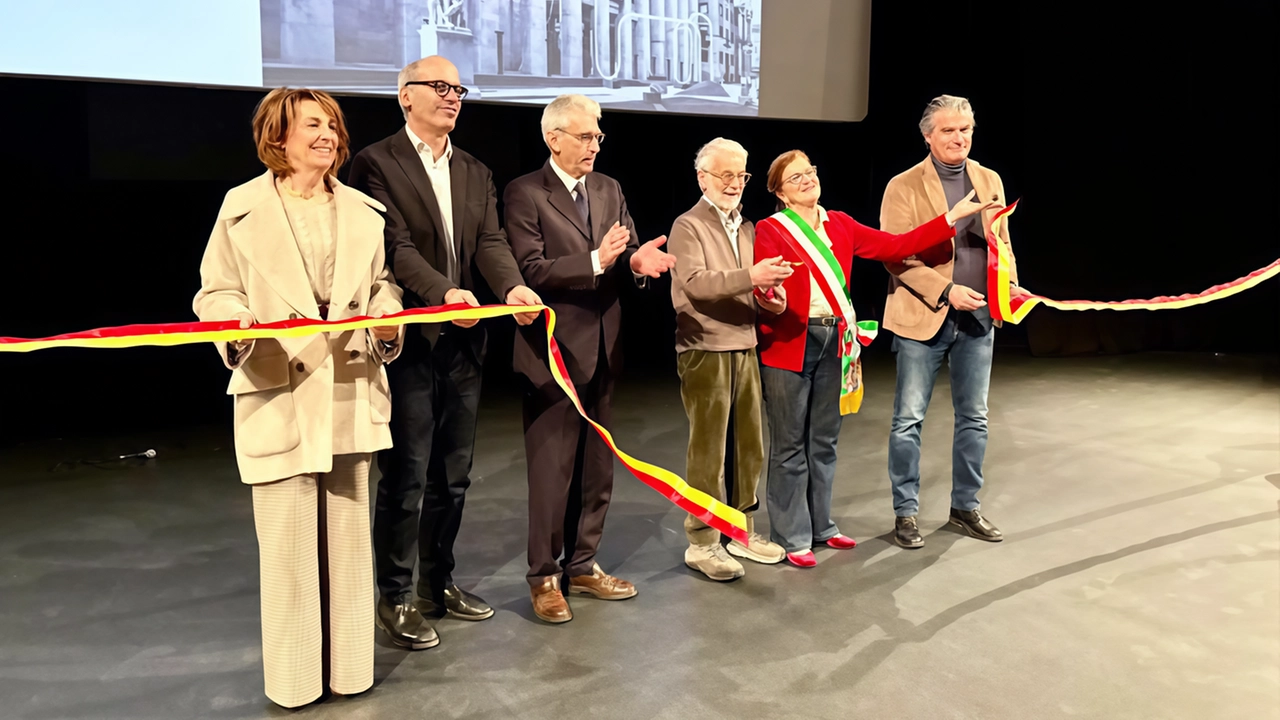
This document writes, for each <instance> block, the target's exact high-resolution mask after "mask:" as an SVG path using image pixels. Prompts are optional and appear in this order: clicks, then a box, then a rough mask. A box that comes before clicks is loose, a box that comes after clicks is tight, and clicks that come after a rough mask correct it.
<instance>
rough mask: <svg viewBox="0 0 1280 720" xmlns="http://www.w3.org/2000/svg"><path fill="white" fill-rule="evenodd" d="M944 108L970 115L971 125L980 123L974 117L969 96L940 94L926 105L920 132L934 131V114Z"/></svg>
mask: <svg viewBox="0 0 1280 720" xmlns="http://www.w3.org/2000/svg"><path fill="white" fill-rule="evenodd" d="M942 110H954V111H956V112H958V113H960V114H961V115H968V116H969V125H970V126H971V127H977V126H978V123H977V122H975V121H974V119H973V106H972V105H970V104H969V99H968V98H962V97H957V96H955V95H939V96H938V97H936V98H934V99H932V100H930V101H929V104H928V105H925V106H924V115H922V116H921V117H920V134H922V135H929V134H931V133H932V132H933V116H934V115H935V114H937V113H938V112H940V111H942Z"/></svg>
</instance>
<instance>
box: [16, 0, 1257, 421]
mask: <svg viewBox="0 0 1280 720" xmlns="http://www.w3.org/2000/svg"><path fill="white" fill-rule="evenodd" d="M1275 5H1276V4H1275V3H1274V2H1266V1H1262V0H1258V1H1253V2H1250V1H1246V0H1234V1H1233V2H1227V3H1216V4H1206V5H1201V6H1198V10H1197V12H1194V13H1193V12H1189V11H1185V10H1174V9H1173V8H1174V6H1171V5H1168V4H1160V5H1153V6H1152V8H1153V9H1152V10H1151V11H1150V12H1146V11H1139V10H1123V11H1122V10H1113V9H1107V10H1101V9H1098V10H1095V11H1093V12H1088V13H1086V12H1085V11H1083V10H1077V9H1076V8H1074V7H1071V6H1070V5H1061V6H1055V7H1062V8H1071V9H1070V10H1069V11H1067V12H1062V11H1058V12H1051V11H1049V10H1048V9H1047V6H1046V8H1043V9H1042V8H1039V7H1035V8H1033V7H1031V6H1028V5H1027V4H1025V3H1014V2H981V1H979V0H971V1H970V2H963V1H962V2H954V1H952V2H942V1H940V0H926V1H923V2H910V3H906V2H877V3H875V5H874V10H873V23H872V34H871V37H872V44H871V53H872V56H871V57H872V63H871V96H870V112H869V114H868V116H867V118H866V119H865V120H864V121H863V122H860V123H847V124H835V123H815V122H787V121H776V120H748V119H720V118H706V117H680V116H660V115H648V114H630V113H614V112H611V113H608V114H607V115H606V116H605V118H604V119H603V121H602V123H601V127H602V129H603V130H604V131H605V132H606V133H607V134H608V136H609V137H608V141H607V142H606V144H605V146H604V149H603V152H602V154H601V156H600V159H599V161H598V166H599V170H600V171H602V172H605V173H608V174H610V175H613V176H614V177H616V178H618V179H619V180H620V181H621V182H622V185H623V188H624V190H625V192H626V193H627V199H628V203H629V205H630V207H631V210H632V213H633V215H634V216H635V219H636V224H637V226H638V229H639V231H640V234H641V235H642V236H643V238H644V239H649V238H652V237H655V236H657V235H660V234H663V233H665V232H666V231H667V229H668V228H669V227H670V223H671V221H672V220H673V219H674V218H675V216H676V215H678V214H679V213H680V212H682V211H683V210H685V209H686V208H688V207H689V206H691V205H692V204H693V203H694V202H695V201H696V200H697V198H698V190H697V186H696V182H695V179H694V174H693V170H692V160H693V155H694V152H695V151H696V149H697V147H698V146H699V145H700V144H701V143H703V142H705V141H706V140H708V139H710V138H711V137H714V136H716V135H723V136H725V137H730V138H734V139H736V140H738V141H740V142H742V143H743V144H744V145H745V146H746V147H747V148H748V150H749V151H750V152H751V159H750V162H749V169H750V170H751V171H752V172H753V173H755V175H756V176H757V178H759V179H758V180H757V181H754V182H752V183H751V186H750V188H749V189H748V193H747V205H746V211H747V215H748V217H751V218H759V217H762V216H764V215H766V214H768V213H769V212H770V211H771V210H772V200H771V198H769V197H768V196H767V193H766V192H765V190H764V182H763V177H764V174H765V171H766V170H767V168H768V163H769V161H770V160H771V159H772V158H773V157H774V156H776V155H777V154H778V153H780V152H782V151H785V150H788V149H790V148H792V147H799V148H802V149H804V150H806V151H808V152H809V153H810V155H811V157H812V158H813V161H814V162H815V164H817V165H818V166H819V167H820V174H821V177H822V181H823V202H824V204H825V205H827V206H828V207H832V208H839V209H843V210H846V211H848V212H850V213H851V214H852V215H853V216H854V217H856V218H858V219H859V220H861V221H863V222H865V223H867V224H870V225H873V226H874V225H876V224H877V222H878V210H879V203H880V194H881V192H882V191H883V188H884V185H885V183H886V182H887V181H888V180H889V178H891V177H892V176H893V175H894V174H896V173H898V172H900V171H902V170H903V169H905V168H907V167H909V166H910V165H912V164H914V163H915V162H918V161H919V160H920V159H921V158H923V157H924V156H925V153H926V150H925V147H924V145H923V144H922V141H921V138H920V136H919V132H918V130H917V129H916V123H917V121H918V119H919V114H920V110H921V108H922V107H923V105H924V103H925V102H926V101H927V100H928V99H929V98H931V97H933V96H935V95H938V94H941V93H944V92H947V93H952V94H958V95H965V96H968V97H969V98H970V99H971V100H972V101H973V104H974V106H975V109H976V113H977V121H978V127H977V131H976V135H975V142H974V151H973V157H974V158H975V159H977V160H978V161H980V162H983V163H984V164H986V165H988V166H990V167H992V168H994V169H996V170H997V171H998V172H1000V173H1001V175H1002V177H1003V178H1004V182H1005V188H1006V191H1007V193H1008V194H1009V196H1010V197H1011V198H1012V197H1022V198H1023V204H1022V205H1021V206H1020V207H1019V210H1018V213H1017V215H1016V216H1015V217H1014V219H1013V220H1012V226H1011V227H1012V230H1013V240H1014V245H1015V248H1016V251H1017V253H1018V261H1019V270H1020V273H1021V276H1022V282H1023V285H1025V286H1026V287H1028V288H1030V289H1032V290H1033V291H1036V292H1039V293H1042V294H1045V295H1048V296H1051V297H1059V298H1063V299H1068V298H1089V299H1123V298H1128V297H1148V296H1153V295H1158V294H1162V293H1179V292H1195V291H1199V290H1201V289H1204V288H1205V287H1207V286H1209V285H1211V284H1214V283H1217V282H1222V281H1226V280H1230V279H1234V278H1236V277H1238V276H1240V275H1243V274H1244V273H1246V272H1248V271H1251V270H1253V269H1255V268H1258V267H1261V266H1263V265H1265V264H1266V263H1268V262H1270V261H1272V260H1274V259H1276V257H1278V256H1280V241H1278V240H1277V237H1278V236H1277V232H1276V230H1275V225H1276V223H1277V221H1278V220H1280V217H1278V216H1277V207H1276V197H1277V194H1276V193H1277V182H1276V172H1277V159H1278V158H1277V150H1276V148H1277V145H1276V143H1275V142H1274V140H1273V139H1271V136H1272V135H1273V134H1274V130H1273V129H1272V128H1273V126H1274V120H1275V115H1274V110H1273V105H1274V91H1275V88H1276V86H1277V85H1276V67H1277V58H1276V57H1275V49H1274V48H1275V44H1274V42H1273V38H1274V32H1275V30H1276V9H1275ZM1099 7H1100V6H1099ZM261 95H262V93H261V92H257V91H231V90H212V89H198V88H185V87H166V86H152V85H134V84H117V83H96V82H81V81H71V80H44V79H32V78H0V97H2V98H4V104H3V108H4V109H3V111H0V137H3V139H4V144H5V147H6V149H5V153H4V156H5V157H4V160H5V161H4V167H3V172H4V178H3V180H0V182H2V183H3V184H4V188H3V192H0V204H2V207H3V211H4V217H5V219H6V222H5V223H4V225H3V227H4V228H5V229H4V231H3V246H2V248H0V258H2V259H3V264H2V265H0V267H3V269H4V272H3V274H2V275H0V282H2V283H3V288H4V301H3V302H0V335H7V336H20V337H37V336H44V335H49V334H54V333H58V332H66V331H71V330H79V329H86V328H90V327H100V326H106V325H116V324H125V323H131V322H171V321H184V320H189V319H192V316H191V310H190V301H191V298H192V296H193V295H194V294H195V292H196V290H197V288H198V275H197V267H198V264H199V260H200V255H201V253H202V251H203V247H204V243H205V241H206V240H207V237H208V232H209V229H210V227H211V224H212V221H213V218H214V216H215V213H216V212H217V209H218V206H219V203H220V202H221V199H222V196H223V194H224V193H225V192H226V190H227V189H229V188H230V187H232V186H234V185H237V184H239V183H241V182H244V181H246V180H248V179H249V178H251V177H253V176H254V175H255V174H257V173H258V172H260V166H259V165H258V163H257V160H256V157H255V154H254V150H253V145H252V140H251V137H250V128H249V120H250V117H251V115H252V111H253V108H254V105H255V103H256V102H257V100H258V99H259V98H260V97H261ZM340 102H341V103H342V106H343V109H344V111H345V113H346V115H347V122H348V125H349V127H350V129H351V133H352V140H353V146H354V148H353V149H359V148H360V147H363V146H364V145H366V144H368V143H370V142H373V141H375V140H377V139H379V138H381V137H383V136H385V135H388V134H390V133H392V132H395V131H396V130H397V129H398V128H400V127H401V125H402V121H401V118H400V114H399V112H398V110H397V108H396V105H395V101H394V100H393V99H389V98H367V97H365V98H356V97H346V98H340ZM539 114H540V110H539V109H538V108H530V107H518V106H500V105H487V104H470V105H468V106H467V107H466V108H465V110H464V112H463V114H462V117H461V120H460V123H459V127H458V129H457V131H456V132H455V133H454V136H453V137H454V142H456V143H457V144H458V146H460V147H463V148H466V149H467V150H469V151H470V152H472V153H474V154H475V155H477V156H478V157H479V158H480V159H481V160H483V161H484V162H486V163H487V164H488V165H489V166H490V167H491V168H492V170H493V172H494V176H495V180H496V182H497V183H498V184H499V187H501V186H502V184H503V183H505V182H507V181H509V180H511V179H512V178H514V177H516V176H517V175H519V174H522V173H524V172H529V171H531V170H533V169H535V168H537V167H538V166H539V165H540V164H541V163H542V162H543V160H544V159H545V149H544V147H543V145H542V141H541V139H540V137H539V132H538V118H539ZM499 195H501V192H499ZM855 267H856V268H857V270H856V277H855V285H854V293H855V298H854V301H855V307H856V308H857V309H858V311H859V313H860V315H862V316H864V317H876V318H878V317H879V314H880V312H881V309H882V305H883V294H884V289H885V282H886V276H885V273H884V271H883V269H882V268H881V267H880V266H879V265H877V264H874V263H870V262H862V263H857V264H855ZM668 287H669V286H668V285H667V284H666V283H659V284H658V286H657V288H655V289H654V290H651V291H650V292H648V293H645V294H641V293H637V294H636V295H635V296H633V297H630V298H628V301H629V302H628V304H627V305H626V311H625V312H626V319H625V322H626V326H625V333H626V342H627V348H626V349H627V356H628V371H627V372H628V373H629V374H631V375H632V376H633V377H637V376H638V377H641V378H643V377H646V376H654V375H656V374H671V373H672V372H673V371H674V350H673V348H672V331H673V328H674V324H673V320H672V311H671V306H670V296H669V294H668V292H667V290H668ZM494 334H495V339H494V342H493V344H492V351H491V355H490V362H489V366H490V367H489V368H488V377H489V378H490V380H489V381H488V382H489V388H490V391H491V392H499V391H501V390H502V389H505V388H506V387H509V381H510V369H509V362H510V339H509V335H510V324H509V321H507V323H497V324H496V325H495V326H494ZM998 337H999V338H1000V341H999V342H1000V345H1001V346H1002V352H1006V353H1008V352H1013V353H1028V352H1029V353H1032V354H1035V355H1042V356H1052V355H1067V354H1082V353H1086V354H1087V353H1098V352H1130V351H1138V350H1195V351H1217V352H1264V353H1268V354H1274V353H1275V351H1276V350H1277V347H1278V346H1280V282H1272V283H1270V284H1269V285H1267V286H1263V287H1261V288H1258V289H1256V290H1253V291H1251V292H1249V293H1246V294H1243V295H1239V296H1236V297H1234V298H1231V299H1227V300H1224V301H1221V302H1219V303H1215V304H1213V305H1210V306H1206V307H1202V308H1195V309H1190V310H1185V311H1178V312H1162V313H1150V312H1145V311H1140V312H1127V313H1097V312H1089V313H1062V312H1055V311H1050V310H1045V309H1040V310H1036V311H1035V312H1034V313H1033V314H1032V315H1031V317H1029V318H1028V319H1027V321H1026V322H1024V323H1023V325H1022V326H1020V327H1016V328H1007V329H1006V330H1004V331H1002V332H1001V333H1000V335H999V336H998ZM886 346H887V343H885V342H883V341H882V342H880V343H877V344H876V345H875V346H873V350H874V351H876V352H884V349H885V347H886ZM0 376H3V378H4V381H3V382H4V392H3V395H4V397H3V402H2V407H3V412H2V413H0V416H2V417H3V419H4V420H3V422H4V426H5V427H4V429H3V433H2V434H0V437H2V438H4V439H3V440H0V442H7V441H12V440H13V439H15V438H21V437H33V436H34V437H40V436H64V435H69V434H78V433H98V432H103V431H104V430H112V431H114V430H129V429H143V428H164V427H174V426H182V425H189V424H203V423H209V422H225V421H226V420H227V418H228V416H229V410H230V402H229V400H228V399H227V398H226V397H225V395H223V394H222V393H223V388H224V387H225V383H226V372H225V370H223V369H222V367H221V365H220V364H219V362H218V361H217V358H216V357H215V356H214V353H213V352H212V351H211V349H210V348H208V347H180V348H143V349H135V350H119V351H88V350H52V351H43V352H39V353H34V354H30V355H11V354H0Z"/></svg>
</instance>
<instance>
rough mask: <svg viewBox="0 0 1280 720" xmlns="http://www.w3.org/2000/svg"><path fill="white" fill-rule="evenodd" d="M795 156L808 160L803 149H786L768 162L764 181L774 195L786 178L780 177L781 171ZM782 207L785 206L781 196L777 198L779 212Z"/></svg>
mask: <svg viewBox="0 0 1280 720" xmlns="http://www.w3.org/2000/svg"><path fill="white" fill-rule="evenodd" d="M797 158H804V159H805V160H808V159H809V156H808V155H807V154H806V153H805V151H803V150H788V151H786V152H784V153H782V154H781V155H779V156H778V157H776V158H774V159H773V162H771V163H769V175H768V179H767V180H766V181H765V187H766V188H767V189H768V190H769V192H771V193H773V194H774V195H777V194H778V191H779V190H781V189H782V181H784V180H786V178H784V177H782V173H783V172H784V171H785V170H786V169H787V166H788V165H790V164H791V163H792V162H793V161H795V160H796V159H797ZM784 207H786V203H784V202H782V198H778V211H779V212H781V211H782V209H783V208H784Z"/></svg>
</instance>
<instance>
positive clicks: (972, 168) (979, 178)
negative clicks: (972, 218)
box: [964, 160, 999, 237]
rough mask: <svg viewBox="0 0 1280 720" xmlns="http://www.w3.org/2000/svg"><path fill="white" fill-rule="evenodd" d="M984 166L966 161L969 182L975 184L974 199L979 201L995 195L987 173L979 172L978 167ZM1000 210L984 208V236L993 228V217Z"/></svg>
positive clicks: (965, 169)
mask: <svg viewBox="0 0 1280 720" xmlns="http://www.w3.org/2000/svg"><path fill="white" fill-rule="evenodd" d="M981 167H982V166H981V165H979V164H978V163H976V162H974V161H973V160H970V161H968V162H967V163H965V168H964V171H965V173H966V174H968V175H969V184H971V185H973V190H974V193H973V199H974V200H975V201H977V202H985V201H988V200H990V199H992V198H993V197H995V194H996V193H995V188H993V187H991V186H990V185H989V184H988V183H987V177H986V173H983V172H979V171H978V168H981ZM997 212H999V210H996V209H991V210H983V211H982V236H983V237H986V236H987V232H988V231H989V230H991V218H992V217H994V216H995V214H996V213H997Z"/></svg>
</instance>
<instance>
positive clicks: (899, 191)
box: [880, 157, 1018, 342]
mask: <svg viewBox="0 0 1280 720" xmlns="http://www.w3.org/2000/svg"><path fill="white" fill-rule="evenodd" d="M965 169H966V172H968V173H969V182H971V183H972V184H973V189H974V190H975V191H977V192H976V199H978V200H990V199H991V198H992V196H994V197H995V198H996V200H997V201H999V203H1000V205H1002V206H1003V205H1004V203H1005V197H1004V183H1002V182H1001V181H1000V176H999V175H997V174H996V173H995V171H994V170H989V169H987V168H985V167H982V166H981V165H979V164H978V163H977V162H975V161H974V160H973V159H970V160H969V161H968V162H967V163H966V165H965ZM948 209H949V208H948V207H947V197H946V194H945V193H944V192H943V190H942V180H940V179H939V178H938V171H937V169H936V168H934V167H933V162H932V160H930V158H929V157H925V159H924V160H923V161H922V162H920V163H919V164H918V165H916V166H915V167H912V168H911V169H910V170H907V171H906V172H904V173H902V174H900V175H898V176H897V177H895V178H894V179H892V180H890V181H889V185H888V187H886V188H885V189H884V202H883V203H881V205H880V229H881V230H884V231H886V232H891V233H895V234H899V233H904V232H907V231H909V230H912V229H914V228H917V227H919V226H921V225H924V224H925V223H927V222H929V221H930V220H933V219H934V218H936V217H938V216H939V215H941V214H943V213H945V212H946V211H947V210H948ZM998 211H999V210H998V209H991V210H986V211H983V213H982V230H983V233H984V234H985V233H987V232H989V231H990V230H991V218H992V217H993V216H994V215H995V214H996V213H997V212H998ZM1000 239H1001V240H1002V241H1003V242H1004V244H1005V247H1007V248H1009V256H1010V257H1011V258H1012V257H1013V247H1012V246H1010V245H1009V224H1008V223H1007V222H1006V223H1004V224H1003V226H1002V227H1001V228H1000ZM955 247H956V245H955V238H952V239H951V241H950V242H949V243H943V244H941V245H938V246H936V247H934V248H930V250H928V251H925V252H923V253H920V254H919V255H917V256H912V257H911V258H907V260H906V261H904V262H901V263H885V267H886V268H888V269H889V274H890V275H891V276H892V277H891V278H890V279H889V298H888V299H887V300H886V301H885V306H884V327H885V329H886V330H890V331H892V332H893V333H894V334H896V335H901V336H902V337H905V338H909V339H911V340H920V341H922V342H923V341H926V340H929V339H930V338H932V337H933V336H934V335H936V334H937V333H938V328H940V327H942V322H943V320H945V319H946V317H947V307H946V306H945V305H942V304H941V300H942V292H943V291H944V290H946V288H947V285H949V284H950V283H951V273H952V270H953V269H954V266H955ZM1009 278H1010V280H1012V281H1013V284H1015V285H1016V284H1017V283H1018V268H1017V265H1016V264H1013V265H1012V266H1011V267H1010V269H1009ZM988 300H989V298H988ZM999 325H1000V323H999V322H997V323H996V326H997V327H999Z"/></svg>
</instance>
